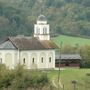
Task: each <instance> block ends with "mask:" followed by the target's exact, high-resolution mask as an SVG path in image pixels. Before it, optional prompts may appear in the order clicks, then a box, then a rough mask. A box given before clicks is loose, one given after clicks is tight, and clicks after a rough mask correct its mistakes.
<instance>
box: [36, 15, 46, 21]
mask: <svg viewBox="0 0 90 90" xmlns="http://www.w3.org/2000/svg"><path fill="white" fill-rule="evenodd" d="M37 20H38V21H47V19H46V17H45V16H44V15H40V16H38V19H37Z"/></svg>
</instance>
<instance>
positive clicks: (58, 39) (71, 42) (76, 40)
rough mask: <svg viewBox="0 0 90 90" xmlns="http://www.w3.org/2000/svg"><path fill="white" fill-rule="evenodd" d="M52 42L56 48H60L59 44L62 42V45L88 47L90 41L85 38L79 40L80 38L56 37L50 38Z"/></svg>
mask: <svg viewBox="0 0 90 90" xmlns="http://www.w3.org/2000/svg"><path fill="white" fill-rule="evenodd" d="M52 40H53V42H55V43H56V44H57V45H58V46H60V43H61V42H63V45H73V46H74V45H77V44H78V45H79V46H83V45H90V39H86V38H80V37H71V36H65V35H60V36H57V37H54V38H52Z"/></svg>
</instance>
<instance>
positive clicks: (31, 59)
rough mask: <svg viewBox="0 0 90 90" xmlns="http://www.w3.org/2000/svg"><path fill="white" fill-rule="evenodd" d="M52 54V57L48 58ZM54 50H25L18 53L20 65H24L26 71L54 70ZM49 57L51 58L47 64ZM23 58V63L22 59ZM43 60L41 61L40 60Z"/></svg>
mask: <svg viewBox="0 0 90 90" xmlns="http://www.w3.org/2000/svg"><path fill="white" fill-rule="evenodd" d="M51 53H52V56H49V55H50V54H51ZM54 54H55V51H54V50H30V51H29V50H27V51H20V63H21V64H24V65H26V67H27V68H28V69H35V68H36V69H48V68H55V57H54ZM49 57H51V58H52V60H51V62H49ZM24 58H25V60H26V61H25V63H23V59H24ZM42 58H43V60H42Z"/></svg>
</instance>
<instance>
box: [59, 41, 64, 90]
mask: <svg viewBox="0 0 90 90" xmlns="http://www.w3.org/2000/svg"><path fill="white" fill-rule="evenodd" d="M62 43H63V42H61V43H60V47H59V71H58V90H60V88H59V81H60V62H61V49H62Z"/></svg>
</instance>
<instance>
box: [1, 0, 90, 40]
mask: <svg viewBox="0 0 90 90" xmlns="http://www.w3.org/2000/svg"><path fill="white" fill-rule="evenodd" d="M40 14H44V15H45V16H46V17H47V19H48V23H50V26H51V34H65V35H72V36H90V0H0V39H2V38H5V37H7V36H12V35H17V34H24V35H32V34H33V25H34V23H35V22H36V19H37V17H38V15H40Z"/></svg>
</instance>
